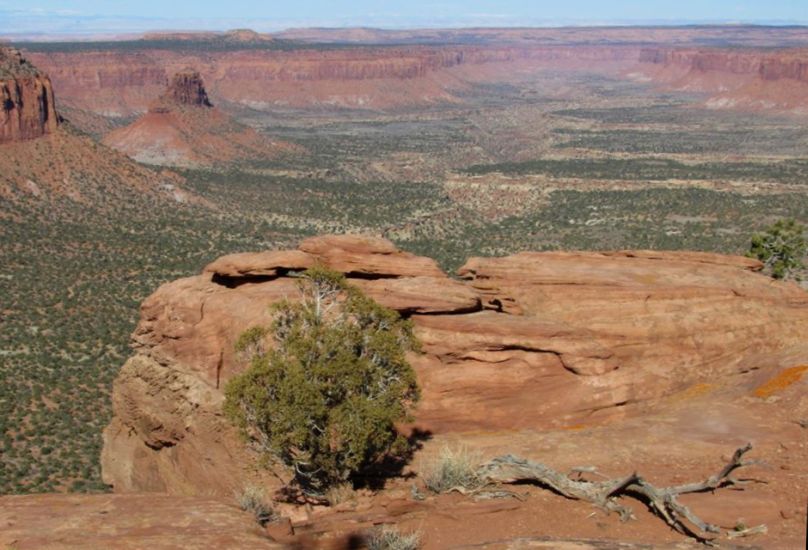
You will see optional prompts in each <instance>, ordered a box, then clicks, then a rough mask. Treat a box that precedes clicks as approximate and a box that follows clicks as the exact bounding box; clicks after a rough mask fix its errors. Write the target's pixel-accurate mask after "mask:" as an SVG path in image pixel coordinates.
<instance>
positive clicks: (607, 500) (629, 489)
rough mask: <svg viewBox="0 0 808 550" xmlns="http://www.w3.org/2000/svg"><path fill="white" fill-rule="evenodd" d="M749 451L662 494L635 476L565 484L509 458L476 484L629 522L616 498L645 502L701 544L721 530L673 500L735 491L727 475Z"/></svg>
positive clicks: (539, 467)
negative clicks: (501, 486)
mask: <svg viewBox="0 0 808 550" xmlns="http://www.w3.org/2000/svg"><path fill="white" fill-rule="evenodd" d="M751 449H752V444H751V443H748V444H746V445H745V446H744V447H741V448H739V449H738V450H737V451H735V454H733V455H732V458H731V459H730V461H729V462H728V463H727V464H726V465H725V466H724V467H723V468H722V469H721V471H719V472H718V473H717V474H715V475H713V476H710V477H709V478H707V479H705V480H704V481H701V482H697V483H687V484H685V485H677V486H674V487H664V488H658V487H655V486H653V485H652V484H650V483H648V482H647V481H646V480H645V479H643V478H642V477H641V476H640V475H639V474H637V473H636V472H635V473H633V474H631V475H629V476H626V477H624V478H619V479H611V480H607V481H587V480H582V479H571V478H570V477H568V476H567V475H564V474H562V473H560V472H557V471H555V470H553V469H552V468H549V467H548V466H545V465H544V464H541V463H538V462H531V461H529V460H525V459H522V458H518V457H515V456H512V455H505V456H500V457H497V458H495V459H493V460H491V461H490V462H487V463H486V464H483V465H482V466H481V467H480V469H479V471H478V474H479V476H480V478H481V479H482V480H486V481H488V482H491V483H520V482H526V481H527V482H533V483H537V484H539V485H541V486H544V487H547V488H549V489H552V490H553V491H555V492H557V493H559V494H561V495H563V496H565V497H567V498H571V499H575V500H583V501H586V502H591V503H593V504H595V505H597V506H599V507H601V508H603V509H604V510H606V511H608V512H617V513H618V514H620V518H621V519H622V520H623V521H625V520H628V519H632V518H633V517H634V516H633V513H632V510H631V508H629V507H627V506H624V505H622V504H620V503H619V502H618V501H617V499H618V497H620V496H631V497H634V498H636V499H638V500H641V501H643V502H645V503H646V504H647V505H648V506H649V507H650V508H651V510H652V511H653V512H654V513H655V514H656V515H657V516H659V517H660V518H662V519H663V520H664V521H665V522H666V523H667V524H668V525H670V526H671V527H672V528H674V529H676V530H677V531H678V532H680V533H682V534H685V535H688V536H691V537H694V538H697V539H699V540H700V541H703V542H706V541H708V540H709V535H715V534H719V533H720V532H721V529H720V528H719V527H718V526H716V525H712V524H709V523H706V522H705V521H703V520H701V519H700V518H699V517H698V516H697V515H696V514H694V513H693V512H692V511H691V510H690V509H689V508H688V507H687V506H685V505H684V504H681V503H680V502H678V501H677V500H676V497H677V496H679V495H684V494H687V493H701V492H704V491H713V490H715V489H719V488H721V487H727V486H730V485H737V484H738V483H739V481H738V480H736V479H735V478H733V477H732V475H731V474H732V473H733V472H734V471H735V470H737V469H738V468H741V467H742V466H746V465H748V464H750V462H744V461H743V460H742V458H743V455H744V454H746V453H747V452H749V450H751Z"/></svg>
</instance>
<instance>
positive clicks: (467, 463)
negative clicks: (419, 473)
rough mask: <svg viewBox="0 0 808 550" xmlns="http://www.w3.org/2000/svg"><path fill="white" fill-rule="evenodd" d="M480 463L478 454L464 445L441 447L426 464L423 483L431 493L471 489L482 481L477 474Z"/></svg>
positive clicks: (478, 485) (477, 486)
mask: <svg viewBox="0 0 808 550" xmlns="http://www.w3.org/2000/svg"><path fill="white" fill-rule="evenodd" d="M480 463H481V460H480V456H479V455H478V454H476V453H473V452H471V451H470V450H469V449H468V448H466V447H448V446H447V447H443V448H442V449H441V451H440V455H439V456H438V457H437V459H435V460H434V461H433V462H432V463H430V464H428V465H427V467H426V469H425V471H424V473H423V478H424V484H425V485H426V487H427V489H429V490H430V491H432V492H433V493H445V492H447V491H450V490H452V489H461V490H464V491H473V490H475V489H478V488H479V487H480V486H481V485H482V483H483V480H482V479H481V478H480V476H479V475H478V474H477V470H478V468H479V466H480Z"/></svg>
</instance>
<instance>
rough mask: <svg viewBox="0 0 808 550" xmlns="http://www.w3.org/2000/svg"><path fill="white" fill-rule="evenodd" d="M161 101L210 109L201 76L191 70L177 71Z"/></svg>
mask: <svg viewBox="0 0 808 550" xmlns="http://www.w3.org/2000/svg"><path fill="white" fill-rule="evenodd" d="M162 99H163V101H165V102H170V103H175V104H177V105H190V106H192V107H212V106H213V105H212V104H211V102H210V100H209V99H208V93H207V92H206V91H205V85H204V83H203V82H202V76H201V75H200V74H199V72H198V71H195V70H193V69H184V70H182V71H179V72H178V73H176V74H175V75H174V77H173V78H172V79H171V84H169V86H168V91H166V93H165V95H164V96H163V98H162Z"/></svg>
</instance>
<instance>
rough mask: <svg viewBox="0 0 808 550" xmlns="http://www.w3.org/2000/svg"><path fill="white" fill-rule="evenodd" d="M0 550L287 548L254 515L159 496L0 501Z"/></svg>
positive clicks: (212, 502)
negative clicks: (273, 540)
mask: <svg viewBox="0 0 808 550" xmlns="http://www.w3.org/2000/svg"><path fill="white" fill-rule="evenodd" d="M0 547H2V548H4V549H5V548H14V549H17V550H29V549H30V550H39V549H45V548H47V549H49V550H63V549H64V550H67V549H71V548H73V549H83V548H99V549H100V548H115V549H120V550H128V549H131V550H135V549H142V548H150V549H153V550H195V549H198V550H203V549H204V550H207V549H210V548H244V549H251V550H252V549H255V550H258V549H262V550H269V549H272V548H283V546H281V545H279V544H276V543H274V542H272V541H271V540H270V539H269V538H268V537H267V536H266V535H264V534H263V533H261V531H260V529H259V528H258V525H257V524H255V521H254V520H253V518H252V517H251V516H250V514H248V513H245V512H242V511H241V510H239V509H238V508H236V507H235V506H234V505H232V504H230V503H225V502H223V501H221V500H216V499H213V498H209V497H187V496H165V495H155V494H140V495H26V496H4V497H0Z"/></svg>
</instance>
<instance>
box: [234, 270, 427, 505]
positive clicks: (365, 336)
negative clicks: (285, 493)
mask: <svg viewBox="0 0 808 550" xmlns="http://www.w3.org/2000/svg"><path fill="white" fill-rule="evenodd" d="M300 292H301V299H300V301H299V302H290V301H283V302H280V303H278V304H276V305H275V306H274V307H273V310H274V321H273V323H272V325H271V327H270V329H269V331H270V334H271V336H272V337H273V338H274V341H275V346H274V348H273V349H271V350H268V351H265V352H263V353H261V352H259V353H257V354H256V355H255V356H254V357H253V359H252V363H251V366H250V368H249V369H248V370H247V371H245V372H244V373H243V374H241V375H240V376H238V377H236V378H234V379H233V380H232V381H231V382H230V383H229V384H228V386H227V388H226V402H225V413H226V414H227V415H228V416H229V418H231V419H232V420H233V421H234V422H235V423H236V424H237V425H238V426H239V427H240V428H241V429H242V431H243V432H244V434H245V435H247V436H248V437H249V438H250V439H252V440H253V441H255V442H256V443H257V444H258V446H259V447H260V448H261V449H262V450H263V451H264V452H266V453H268V454H269V455H271V456H273V457H275V458H277V459H279V460H280V461H282V462H283V463H284V464H286V465H287V466H289V467H291V468H292V470H293V474H294V481H295V484H296V485H297V486H299V487H300V488H302V489H303V490H304V492H306V493H308V494H317V495H322V494H323V492H324V491H325V490H326V489H327V488H328V487H330V486H333V485H337V484H341V483H345V482H346V481H348V480H350V479H351V478H352V476H355V475H356V474H358V473H360V472H362V471H363V470H365V469H366V468H367V467H369V466H371V465H373V464H375V463H377V462H378V461H380V460H382V459H384V458H387V457H391V456H400V455H402V454H403V453H404V452H405V451H406V450H407V446H408V444H407V441H406V440H405V439H404V438H402V437H401V436H400V435H399V434H397V432H396V430H395V427H394V425H395V423H396V422H398V421H401V420H405V419H406V418H408V412H409V408H410V406H411V405H412V404H413V403H414V401H415V400H416V399H417V397H418V390H417V386H416V381H415V373H414V371H413V370H412V367H411V366H410V364H409V363H408V362H407V359H406V357H405V352H406V351H407V350H409V349H414V348H415V347H417V343H416V341H415V338H414V336H413V334H412V326H411V324H410V323H409V322H408V321H404V320H402V319H401V318H400V317H399V315H398V314H397V313H396V312H394V311H392V310H390V309H387V308H384V307H382V306H380V305H379V304H377V303H376V302H374V301H373V300H371V299H370V298H368V297H366V296H365V295H363V294H362V293H361V292H360V291H359V290H358V289H356V288H354V287H352V286H350V285H349V284H347V282H346V281H345V278H344V276H343V275H342V274H340V273H337V272H334V271H330V270H327V269H324V268H313V269H310V270H308V271H306V272H305V273H304V274H303V276H302V277H301V279H300Z"/></svg>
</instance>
